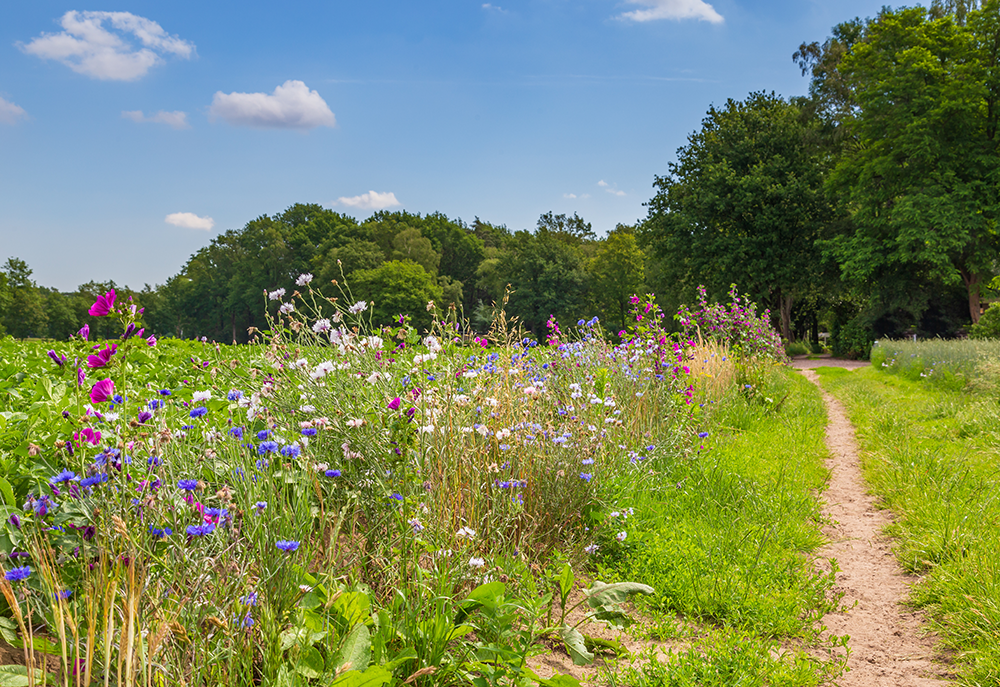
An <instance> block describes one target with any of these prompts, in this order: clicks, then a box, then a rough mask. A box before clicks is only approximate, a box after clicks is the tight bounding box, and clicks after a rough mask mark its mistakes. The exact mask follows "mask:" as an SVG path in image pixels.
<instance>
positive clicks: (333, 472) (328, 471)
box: [323, 470, 340, 477]
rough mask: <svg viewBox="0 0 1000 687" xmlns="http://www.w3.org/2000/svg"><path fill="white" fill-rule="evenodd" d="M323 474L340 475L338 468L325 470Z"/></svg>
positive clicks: (329, 475) (328, 475)
mask: <svg viewBox="0 0 1000 687" xmlns="http://www.w3.org/2000/svg"><path fill="white" fill-rule="evenodd" d="M323 474H324V475H326V476H327V477H340V470H327V471H326V472H324V473H323Z"/></svg>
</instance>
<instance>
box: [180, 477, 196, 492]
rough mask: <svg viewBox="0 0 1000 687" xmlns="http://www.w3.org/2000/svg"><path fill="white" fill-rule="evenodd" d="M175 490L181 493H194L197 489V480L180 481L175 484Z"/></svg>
mask: <svg viewBox="0 0 1000 687" xmlns="http://www.w3.org/2000/svg"><path fill="white" fill-rule="evenodd" d="M177 488H178V489H180V490H182V491H194V490H195V489H197V488H198V480H196V479H182V480H180V481H178V482H177Z"/></svg>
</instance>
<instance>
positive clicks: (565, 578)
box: [559, 563, 575, 602]
mask: <svg viewBox="0 0 1000 687" xmlns="http://www.w3.org/2000/svg"><path fill="white" fill-rule="evenodd" d="M574 581H575V578H574V577H573V569H572V568H570V567H569V563H567V564H566V565H564V566H563V569H562V572H561V573H559V595H560V596H561V597H562V600H563V602H565V601H566V599H568V598H569V593H570V592H571V591H573V582H574Z"/></svg>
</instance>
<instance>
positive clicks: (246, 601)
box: [240, 592, 257, 606]
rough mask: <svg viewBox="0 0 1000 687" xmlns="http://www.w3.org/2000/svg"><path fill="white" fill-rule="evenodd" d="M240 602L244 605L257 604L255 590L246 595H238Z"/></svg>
mask: <svg viewBox="0 0 1000 687" xmlns="http://www.w3.org/2000/svg"><path fill="white" fill-rule="evenodd" d="M240 603H241V604H243V605H244V606H256V605H257V592H250V593H249V594H247V595H246V596H241V597H240Z"/></svg>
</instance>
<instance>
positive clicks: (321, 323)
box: [313, 317, 333, 334]
mask: <svg viewBox="0 0 1000 687" xmlns="http://www.w3.org/2000/svg"><path fill="white" fill-rule="evenodd" d="M331 329H333V325H332V324H330V320H328V319H326V318H325V317H324V318H323V319H322V320H316V324H314V325H313V331H314V332H316V333H317V334H325V333H327V332H328V331H330V330H331Z"/></svg>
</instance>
